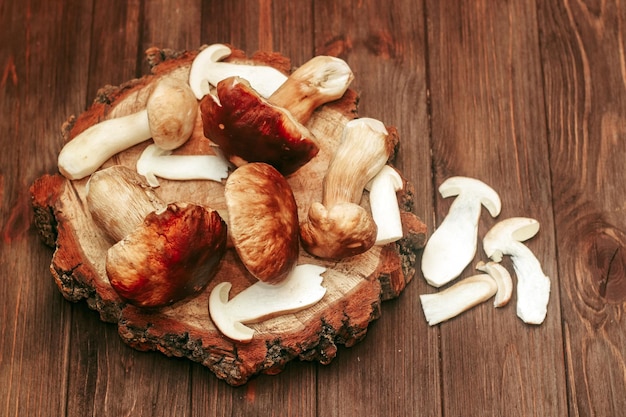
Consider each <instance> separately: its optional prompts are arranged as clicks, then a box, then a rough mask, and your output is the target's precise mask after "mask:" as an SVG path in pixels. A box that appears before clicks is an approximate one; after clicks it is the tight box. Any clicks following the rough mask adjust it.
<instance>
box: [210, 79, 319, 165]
mask: <svg viewBox="0 0 626 417" xmlns="http://www.w3.org/2000/svg"><path fill="white" fill-rule="evenodd" d="M217 97H218V99H219V103H218V102H217V101H216V100H215V98H214V97H212V96H211V95H207V96H205V97H204V98H203V99H202V101H201V102H200V111H201V113H202V123H203V128H204V135H205V136H206V137H207V138H209V139H210V140H211V141H213V142H215V143H216V144H217V145H218V146H219V147H220V149H221V150H222V151H223V152H224V154H225V155H226V157H227V158H228V159H229V160H230V161H231V162H232V163H233V164H235V165H237V166H241V165H243V164H245V163H247V162H265V163H267V164H270V165H272V166H273V167H274V168H276V169H277V170H278V171H279V172H280V173H282V174H283V175H289V174H292V173H293V172H295V171H297V170H298V169H299V168H300V167H301V166H303V165H304V164H306V163H307V162H308V161H310V160H311V159H312V158H313V157H314V156H315V155H317V153H318V152H319V148H318V146H317V144H316V143H315V141H314V139H313V136H312V134H311V133H310V132H309V130H308V129H307V128H305V127H304V126H303V125H302V124H300V123H299V122H298V121H296V120H295V119H294V118H293V117H292V116H291V114H290V113H289V112H288V111H287V110H285V109H283V108H281V107H277V106H274V105H272V104H271V103H269V102H268V101H267V100H265V99H263V98H262V97H261V96H259V95H258V94H257V92H256V91H254V89H253V88H252V87H250V84H249V83H248V81H246V80H244V79H243V78H239V77H230V78H227V79H225V80H222V81H220V82H219V83H218V85H217Z"/></svg>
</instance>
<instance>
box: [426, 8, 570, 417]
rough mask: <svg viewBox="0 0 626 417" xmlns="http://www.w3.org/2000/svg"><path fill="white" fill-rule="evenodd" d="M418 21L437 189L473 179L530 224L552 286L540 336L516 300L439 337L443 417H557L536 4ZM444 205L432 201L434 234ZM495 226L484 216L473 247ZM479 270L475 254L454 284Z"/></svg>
mask: <svg viewBox="0 0 626 417" xmlns="http://www.w3.org/2000/svg"><path fill="white" fill-rule="evenodd" d="M427 14H428V17H427V20H428V22H429V29H428V33H429V74H430V86H431V102H432V144H433V158H434V169H435V183H436V185H437V186H438V185H439V184H440V183H441V182H442V181H443V180H444V179H446V178H447V177H449V176H453V175H464V176H469V177H474V178H478V179H480V180H482V181H484V182H486V183H487V184H489V185H491V186H492V187H493V188H494V189H495V190H497V191H498V192H499V193H500V196H501V198H502V212H501V214H500V216H499V219H498V220H500V219H506V218H508V217H512V216H525V217H532V218H535V219H537V220H538V221H539V222H540V224H541V231H540V232H539V234H538V235H537V236H536V237H535V238H533V239H532V240H530V241H528V242H527V246H528V247H529V248H530V249H531V250H532V251H533V252H534V253H535V254H537V256H538V258H539V260H540V262H541V263H542V266H543V269H544V271H545V273H546V274H547V275H548V276H549V277H550V278H551V280H552V293H551V299H550V303H549V306H548V315H547V319H546V321H545V322H544V323H543V324H542V325H540V326H530V325H525V324H524V323H523V322H522V321H521V320H519V319H518V318H517V317H516V314H515V302H516V297H515V296H514V297H513V299H512V300H511V303H509V305H508V306H507V307H505V308H503V309H501V310H496V309H494V308H493V306H492V305H491V303H490V302H488V303H485V304H483V305H480V306H478V307H477V308H476V309H474V310H472V311H470V312H467V313H466V314H464V315H462V316H460V317H458V318H456V319H454V320H451V321H450V322H447V323H444V324H442V325H441V326H440V328H441V364H442V374H441V377H442V388H443V392H442V396H443V399H442V401H443V408H444V410H443V415H446V416H447V415H451V416H461V415H507V416H529V415H535V416H547V415H554V416H557V415H566V413H567V406H566V400H567V398H566V396H565V394H564V392H563V391H562V389H561V388H558V387H563V386H564V385H565V365H564V363H563V340H562V337H561V334H560V332H561V330H560V326H561V321H560V320H561V317H560V311H559V294H560V291H559V282H560V280H559V274H558V270H557V267H556V255H557V252H556V247H555V237H554V222H553V217H552V215H553V212H552V206H551V199H552V197H551V183H550V170H549V165H548V162H549V161H548V156H547V155H548V147H547V138H546V135H547V130H546V126H545V119H544V108H543V93H542V89H543V87H542V80H541V66H540V61H539V59H540V55H539V49H538V42H539V41H538V38H537V34H538V31H539V28H538V27H537V22H536V15H535V3H534V2H532V1H525V2H510V3H502V2H498V3H494V2H485V1H463V2H452V1H443V2H438V1H429V2H428V6H427ZM451 200H452V199H446V200H443V199H442V198H441V197H440V196H439V195H437V196H436V208H437V210H436V218H437V224H439V223H440V222H441V220H442V219H443V217H444V216H445V214H446V213H447V211H448V208H449V206H450V203H451ZM495 221H496V220H494V219H492V218H490V217H489V215H488V213H487V212H486V211H484V212H483V215H482V216H481V220H480V225H479V236H480V238H482V236H483V235H484V233H485V232H486V231H487V230H488V228H489V227H491V226H492V225H493V224H494V223H495ZM481 259H482V260H486V256H485V255H484V253H483V252H482V246H481V245H479V247H478V252H477V254H476V257H475V259H474V262H472V263H471V265H470V266H468V268H466V270H465V271H464V273H463V274H462V276H461V277H467V276H469V275H473V274H474V273H475V271H474V269H473V268H474V266H475V264H476V262H477V261H478V260H481ZM504 265H505V266H507V267H508V268H509V270H510V271H511V273H512V274H513V277H514V279H515V275H514V273H513V270H512V267H511V264H510V261H509V260H508V259H505V262H504ZM432 331H436V330H435V329H433V330H432Z"/></svg>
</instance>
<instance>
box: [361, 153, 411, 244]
mask: <svg viewBox="0 0 626 417" xmlns="http://www.w3.org/2000/svg"><path fill="white" fill-rule="evenodd" d="M403 185H404V181H403V180H402V177H401V176H400V174H399V173H398V171H396V170H395V169H394V168H392V167H391V166H390V165H385V166H384V167H383V168H382V169H381V170H380V171H379V172H378V174H376V175H375V176H374V178H372V180H371V181H370V182H369V183H367V185H366V186H365V189H366V190H368V191H369V197H370V210H371V212H372V218H373V219H374V222H375V223H376V226H377V227H378V233H377V235H376V243H375V244H376V245H386V244H388V243H391V242H395V241H396V240H398V239H401V238H402V235H403V232H402V219H401V218H400V207H399V206H398V196H397V195H396V193H397V192H398V191H400V190H401V189H402V187H403Z"/></svg>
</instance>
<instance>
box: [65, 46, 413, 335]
mask: <svg viewBox="0 0 626 417" xmlns="http://www.w3.org/2000/svg"><path fill="white" fill-rule="evenodd" d="M230 54H231V50H230V48H228V47H227V46H225V45H222V44H215V45H211V46H208V47H207V48H205V49H203V50H202V51H200V52H199V53H198V55H197V56H196V58H195V59H194V61H193V62H192V64H191V68H190V72H189V79H188V80H187V82H185V81H181V80H176V79H172V78H162V79H160V80H157V81H156V82H155V83H154V87H153V90H152V91H151V93H150V95H149V97H148V99H147V102H146V106H145V108H144V109H141V110H139V111H138V112H136V113H133V114H130V115H128V116H123V117H117V118H113V119H109V120H105V121H102V122H100V123H97V124H95V125H93V126H91V127H90V128H88V129H86V130H85V131H83V132H82V133H80V134H78V135H77V136H76V137H74V138H73V139H72V140H71V141H69V142H68V143H67V144H66V145H65V146H64V147H63V149H62V150H61V152H60V154H59V158H58V167H59V171H60V172H61V174H62V175H64V176H65V177H67V178H68V179H69V180H81V179H85V178H87V179H88V180H87V183H86V189H87V205H88V208H89V211H90V213H91V216H92V218H93V221H94V223H95V224H96V225H97V226H99V228H100V230H101V232H102V234H103V235H104V236H106V238H107V239H108V240H109V242H110V244H111V246H110V248H109V249H108V251H107V255H106V273H107V277H108V279H109V281H110V284H111V286H112V287H113V289H114V290H115V291H116V292H117V293H118V294H119V296H120V298H121V299H123V300H125V301H126V302H128V303H130V304H133V305H135V306H137V307H139V308H147V309H159V308H162V307H164V306H168V305H171V304H173V303H176V302H179V301H181V300H185V299H186V298H188V297H193V296H195V295H197V294H198V293H200V292H202V291H203V290H204V289H205V288H206V286H207V284H208V283H209V282H210V280H211V279H212V278H213V277H214V276H215V275H216V274H217V273H218V271H219V265H220V262H221V259H222V258H223V256H224V253H225V251H226V248H227V246H229V245H230V246H232V247H233V248H234V249H235V251H236V253H237V255H238V257H239V259H240V260H241V262H242V264H243V265H244V266H245V268H246V270H247V271H248V272H249V273H250V275H251V276H252V277H254V278H256V279H257V282H256V283H255V284H253V285H252V286H250V287H249V288H247V289H246V290H244V291H242V292H240V293H239V294H237V295H236V296H235V297H233V298H232V299H231V300H229V292H230V288H231V284H230V283H229V282H222V283H220V284H218V285H216V286H215V287H214V289H213V290H212V292H211V294H210V297H209V312H210V316H211V319H212V320H213V322H214V324H215V325H216V327H217V328H218V329H219V330H220V331H221V332H222V333H223V334H224V335H226V336H227V337H229V338H231V339H233V340H237V341H241V342H247V341H250V340H251V339H252V337H253V335H254V330H253V329H251V328H250V327H248V326H247V325H248V324H250V323H256V322H259V321H261V320H266V319H268V318H270V317H274V316H277V315H280V314H286V313H290V312H293V311H297V310H300V309H304V308H307V307H309V306H311V305H314V304H315V303H317V302H319V301H320V300H321V299H322V298H323V296H324V294H325V291H326V290H325V288H324V287H323V286H322V285H321V284H322V281H323V273H324V271H325V268H324V267H321V266H317V265H309V264H303V265H298V264H297V263H298V259H299V251H300V244H302V247H303V248H304V249H305V250H306V251H307V252H309V253H310V254H311V255H313V256H314V257H315V258H319V259H321V260H332V261H336V260H340V259H343V258H345V257H350V256H355V255H358V254H361V253H364V252H366V251H367V250H369V249H370V248H371V247H372V246H374V245H385V244H387V243H391V242H394V241H396V240H398V239H400V238H402V223H401V221H400V212H399V208H398V204H397V196H396V192H397V191H398V190H400V189H401V188H402V186H403V180H402V178H401V176H400V175H399V173H398V172H397V171H396V170H395V169H394V168H392V167H391V166H390V165H388V162H389V160H390V158H391V157H392V156H393V154H394V152H395V148H396V146H397V137H396V136H395V135H393V134H390V133H389V132H388V130H387V129H386V127H385V126H384V124H383V123H382V122H380V121H378V120H375V119H370V118H361V119H355V120H353V121H350V122H349V123H347V124H346V126H345V129H344V132H343V136H342V139H341V143H340V145H339V147H338V149H337V151H336V154H335V155H334V157H333V159H332V161H331V163H330V166H329V168H328V172H327V173H326V175H325V177H324V180H323V184H321V186H322V187H323V199H322V201H321V202H319V203H317V202H316V203H313V205H312V206H311V207H310V209H309V213H308V217H307V218H306V219H299V218H298V210H297V205H296V201H295V198H294V195H293V192H292V190H291V188H290V186H289V183H288V182H287V180H286V177H288V176H289V175H291V174H293V173H294V172H296V171H297V170H298V169H300V168H301V167H302V166H303V165H305V164H307V163H308V162H309V161H310V160H311V159H313V158H315V156H316V155H317V153H318V151H319V148H318V145H317V141H316V138H315V137H314V135H313V134H312V133H311V132H310V131H309V129H308V128H307V127H306V125H307V123H308V121H309V120H310V118H311V116H312V114H313V112H314V111H315V110H316V109H317V108H318V107H320V106H321V105H323V104H325V103H328V102H331V101H334V100H337V99H339V98H341V97H342V96H343V95H344V93H345V92H346V90H347V89H348V87H349V85H350V83H351V81H352V79H353V78H354V75H353V73H352V71H351V69H350V68H349V66H348V65H347V64H346V63H345V62H344V61H343V60H341V59H339V58H335V57H329V56H317V57H314V58H313V59H311V60H310V61H308V62H306V63H305V64H303V65H302V66H300V67H299V68H298V69H296V70H295V71H294V72H293V73H292V74H290V75H289V76H287V75H285V74H283V73H282V72H280V71H278V70H276V69H274V68H271V67H269V66H264V65H248V64H236V63H231V62H223V60H224V59H225V58H227V57H228V56H229V55H230ZM198 112H199V113H200V116H201V119H202V127H203V131H204V135H205V136H206V138H207V139H208V140H210V141H211V143H212V144H214V145H216V150H215V155H179V154H176V150H177V149H178V148H180V147H181V146H182V145H183V144H184V143H185V142H186V141H187V140H188V139H189V137H190V136H191V135H192V133H193V129H194V126H195V124H196V120H197V118H198ZM146 141H152V143H149V144H148V145H147V146H146V147H145V149H144V151H143V152H142V154H141V155H140V157H139V158H138V160H137V163H136V170H132V169H130V168H126V167H124V166H118V165H115V166H111V167H108V168H103V164H104V163H105V162H106V161H108V160H109V159H110V158H111V157H112V156H114V155H116V154H117V153H119V152H122V151H124V150H125V149H128V148H130V147H132V146H135V145H138V144H140V143H143V142H146ZM159 178H163V179H167V180H172V181H184V180H210V181H216V182H220V183H222V184H224V196H225V199H226V206H227V211H226V212H223V213H222V215H220V213H218V212H217V211H215V210H213V209H211V208H209V207H204V206H201V205H198V204H194V203H192V202H165V201H162V200H161V199H160V198H159V197H158V195H157V193H156V190H155V187H158V186H159V185H160V183H159ZM365 192H367V193H369V205H367V204H365V205H362V204H361V203H362V202H361V200H362V198H363V195H364V194H365ZM113 194H115V195H116V199H115V203H113V202H112V200H111V199H110V198H109V197H110V196H111V195H113ZM120 201H122V202H123V204H119V203H120ZM120 207H121V208H120ZM366 207H369V209H370V210H368V209H367V208H366ZM222 216H224V217H222Z"/></svg>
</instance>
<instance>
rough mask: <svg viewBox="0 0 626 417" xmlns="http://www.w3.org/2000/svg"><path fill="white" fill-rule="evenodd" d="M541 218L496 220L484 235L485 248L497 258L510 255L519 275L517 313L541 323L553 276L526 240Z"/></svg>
mask: <svg viewBox="0 0 626 417" xmlns="http://www.w3.org/2000/svg"><path fill="white" fill-rule="evenodd" d="M538 231H539V222H538V221H537V220H535V219H531V218H527V217H511V218H509V219H505V220H502V221H501V222H499V223H496V224H495V225H494V226H493V227H492V228H491V229H490V230H489V231H488V232H487V234H486V235H485V237H484V238H483V249H484V251H485V253H486V254H487V256H488V257H490V258H491V259H493V260H494V261H496V262H500V261H501V260H502V256H503V255H510V256H511V260H512V261H513V269H514V270H515V275H516V276H517V316H518V317H519V318H520V319H522V321H524V322H525V323H529V324H541V323H543V321H544V320H545V318H546V314H547V310H548V301H549V299H550V278H548V277H547V276H546V275H545V274H544V273H543V270H542V269H541V264H540V263H539V260H538V259H537V257H536V256H535V254H534V253H533V252H532V251H531V250H530V249H529V248H528V247H527V246H526V245H524V244H523V243H521V242H524V241H526V240H528V239H530V238H532V237H533V236H535V235H536V234H537V232H538Z"/></svg>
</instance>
